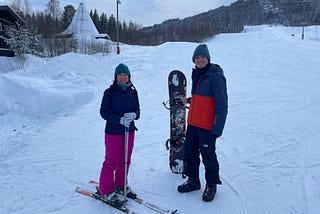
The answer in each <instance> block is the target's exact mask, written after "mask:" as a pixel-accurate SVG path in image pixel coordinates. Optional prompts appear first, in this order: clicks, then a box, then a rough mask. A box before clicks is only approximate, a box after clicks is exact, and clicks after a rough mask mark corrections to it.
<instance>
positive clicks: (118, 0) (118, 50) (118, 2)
mask: <svg viewBox="0 0 320 214" xmlns="http://www.w3.org/2000/svg"><path fill="white" fill-rule="evenodd" d="M119 4H121V1H120V0H117V54H120V47H119Z"/></svg>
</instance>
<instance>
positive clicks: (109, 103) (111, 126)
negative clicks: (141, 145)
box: [100, 82, 140, 135]
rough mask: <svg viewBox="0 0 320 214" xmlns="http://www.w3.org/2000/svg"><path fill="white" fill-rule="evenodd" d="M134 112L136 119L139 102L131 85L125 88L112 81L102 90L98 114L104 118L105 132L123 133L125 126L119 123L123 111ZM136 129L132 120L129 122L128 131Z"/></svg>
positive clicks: (138, 114) (138, 115) (138, 111)
mask: <svg viewBox="0 0 320 214" xmlns="http://www.w3.org/2000/svg"><path fill="white" fill-rule="evenodd" d="M128 112H135V113H136V119H135V120H138V119H139V118H140V104H139V99H138V92H137V90H136V89H135V87H134V86H133V85H131V86H129V87H128V88H126V89H123V88H121V87H120V86H119V85H118V84H117V83H116V82H114V83H113V84H112V85H111V86H110V87H109V88H108V89H106V90H105V91H104V94H103V98H102V102H101V107H100V115H101V117H102V118H103V119H105V120H106V126H105V133H106V134H111V135H124V132H125V127H124V126H123V125H122V124H120V118H121V117H123V115H124V113H128ZM134 130H137V129H136V127H135V125H134V122H132V123H131V124H130V127H129V132H132V131H134Z"/></svg>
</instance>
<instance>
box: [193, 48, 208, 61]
mask: <svg viewBox="0 0 320 214" xmlns="http://www.w3.org/2000/svg"><path fill="white" fill-rule="evenodd" d="M200 55H203V56H205V57H207V59H208V61H209V62H210V59H211V58H210V54H209V50H208V47H207V45H206V44H201V45H198V47H196V49H195V50H194V52H193V55H192V62H194V61H195V59H196V57H197V56H200Z"/></svg>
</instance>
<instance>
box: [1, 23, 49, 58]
mask: <svg viewBox="0 0 320 214" xmlns="http://www.w3.org/2000/svg"><path fill="white" fill-rule="evenodd" d="M7 35H8V36H9V38H7V39H5V42H6V43H7V44H8V45H10V48H11V49H12V50H13V51H14V52H15V53H16V55H17V56H23V55H25V54H32V55H36V56H42V55H43V49H44V44H43V41H42V38H41V36H40V35H38V34H36V31H35V30H29V29H25V28H20V29H19V30H16V29H14V28H10V29H9V31H8V32H7Z"/></svg>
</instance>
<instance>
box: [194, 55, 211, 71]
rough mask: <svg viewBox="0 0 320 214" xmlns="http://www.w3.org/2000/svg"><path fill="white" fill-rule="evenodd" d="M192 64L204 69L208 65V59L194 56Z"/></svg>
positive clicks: (202, 56)
mask: <svg viewBox="0 0 320 214" xmlns="http://www.w3.org/2000/svg"><path fill="white" fill-rule="evenodd" d="M194 63H195V64H196V66H197V68H200V69H201V68H204V67H206V65H207V64H208V63H209V61H208V59H207V57H206V56H204V55H199V56H196V58H195V59H194Z"/></svg>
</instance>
